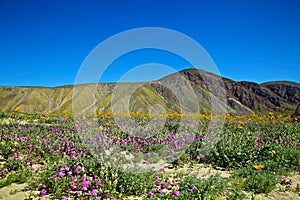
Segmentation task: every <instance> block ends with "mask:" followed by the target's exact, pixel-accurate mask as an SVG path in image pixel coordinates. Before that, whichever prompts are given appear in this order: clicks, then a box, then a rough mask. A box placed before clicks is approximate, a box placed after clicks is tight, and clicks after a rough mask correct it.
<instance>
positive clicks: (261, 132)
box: [0, 110, 300, 200]
mask: <svg viewBox="0 0 300 200" xmlns="http://www.w3.org/2000/svg"><path fill="white" fill-rule="evenodd" d="M195 115H196V114H194V115H191V116H183V115H182V114H178V113H168V114H166V115H165V116H164V118H165V119H166V120H165V122H164V126H163V128H160V129H158V128H156V126H155V125H156V124H159V123H153V124H152V125H151V126H149V127H150V128H147V129H139V130H138V132H140V134H131V133H132V132H133V129H134V130H135V131H137V130H136V129H137V127H135V126H134V125H133V124H131V125H128V130H126V126H122V127H120V126H119V125H118V123H116V121H115V120H114V116H113V115H112V114H110V113H97V114H95V115H91V116H88V115H87V116H81V117H80V119H81V120H79V121H76V118H73V117H72V116H70V115H68V114H66V115H65V116H55V115H43V114H40V113H35V114H28V113H22V112H20V111H19V110H16V111H14V112H9V113H8V112H7V113H0V188H2V189H3V188H6V187H8V186H9V185H11V184H12V183H17V184H24V183H25V184H26V187H25V189H24V190H26V191H28V192H27V193H26V194H27V195H26V199H97V200H98V199H111V200H112V199H144V198H145V199H183V200H186V199H199V200H200V199H237V200H240V199H259V198H260V197H262V195H263V196H266V195H268V194H270V193H272V192H274V191H277V192H279V193H282V194H285V193H290V194H292V195H293V198H299V197H300V185H299V182H295V181H294V179H293V177H295V176H296V177H299V172H300V147H299V144H300V124H299V121H300V118H299V117H291V116H288V115H282V114H276V113H272V112H270V113H268V114H266V115H251V116H231V115H226V116H225V123H224V125H223V126H222V129H220V130H219V132H218V133H215V134H212V133H211V132H210V130H209V129H208V126H209V123H210V120H211V117H210V115H205V114H197V117H195ZM123 117H128V118H131V119H132V120H133V121H134V122H135V123H137V124H147V123H149V122H150V121H153V120H154V122H155V120H157V122H159V121H160V119H159V116H155V117H153V116H150V115H147V114H140V113H130V114H128V116H126V115H124V116H123ZM183 117H190V118H193V117H195V120H190V122H192V123H190V124H186V125H185V126H186V127H184V133H183V132H182V131H183V129H181V128H180V126H182V125H179V124H180V120H181V119H182V118H183ZM124 127H125V128H124ZM83 133H89V134H88V137H87V136H86V135H82V134H83ZM216 135H217V136H218V140H216V142H215V143H214V144H213V146H210V148H211V149H210V150H209V151H207V153H204V151H203V148H202V147H203V145H204V143H203V142H204V138H208V137H214V136H216ZM180 142H181V143H180ZM182 143H184V144H189V145H188V146H187V145H185V146H184V147H186V148H185V149H184V152H183V153H180V154H179V153H178V154H177V151H176V148H177V149H182V148H181V147H182ZM104 144H109V145H114V147H117V149H121V150H122V151H124V152H127V154H121V156H120V155H117V154H114V150H116V148H113V149H109V148H106V147H109V145H107V146H105V145H104ZM166 146H168V147H170V148H167V149H166V148H165V147H166ZM103 152H104V153H103ZM168 155H173V156H171V157H168ZM105 156H106V157H105ZM161 156H163V157H165V158H169V161H168V162H167V163H161V160H160V158H161ZM146 160H147V162H146ZM126 162H133V163H146V165H148V164H149V163H151V164H152V165H151V164H149V165H151V166H156V167H153V169H148V170H144V171H136V172H135V171H134V170H126V169H125V168H122V167H118V166H117V163H122V164H126ZM109 163H110V164H109ZM115 165H116V166H115ZM204 169H205V170H206V169H208V170H207V171H205V172H204V171H203V170H204ZM0 191H1V189H0ZM18 192H19V191H17V190H16V191H13V192H11V194H10V195H14V194H15V193H18ZM0 198H2V199H6V198H8V197H7V196H2V197H1V193H0Z"/></svg>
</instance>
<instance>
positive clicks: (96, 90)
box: [0, 68, 300, 114]
mask: <svg viewBox="0 0 300 200" xmlns="http://www.w3.org/2000/svg"><path fill="white" fill-rule="evenodd" d="M199 72H200V73H199ZM220 80H222V81H221V82H220ZM216 85H217V86H218V87H213V86H216ZM126 87H127V88H126ZM118 88H119V89H118ZM133 88H134V89H133ZM222 88H223V89H224V90H222ZM131 90H132V91H131ZM191 91H192V92H191ZM128 94H130V95H128ZM220 97H222V99H220ZM211 102H214V109H216V110H218V109H219V110H222V109H226V110H227V112H229V113H233V114H249V113H253V112H269V111H282V110H294V109H295V108H296V107H297V106H298V105H299V104H300V84H299V83H294V82H286V81H278V82H267V83H263V84H257V83H253V82H246V81H241V82H236V81H233V80H230V79H227V78H223V77H220V76H217V75H215V74H213V73H210V72H207V71H203V70H198V69H194V68H191V69H186V70H183V71H180V72H178V73H174V74H170V75H168V76H166V77H164V78H162V79H160V80H157V81H153V82H148V83H118V84H116V83H100V84H84V85H76V86H74V87H73V86H60V87H55V88H47V87H10V86H1V87H0V111H12V110H14V109H15V108H16V107H17V106H18V107H19V108H20V110H21V111H23V112H41V113H52V114H63V113H70V112H74V113H80V112H92V111H95V110H96V111H108V110H115V111H116V110H117V111H120V110H124V108H127V109H129V110H130V111H136V112H159V111H161V112H163V111H164V110H165V111H167V112H171V111H177V112H182V111H187V112H210V111H211V108H212V107H211Z"/></svg>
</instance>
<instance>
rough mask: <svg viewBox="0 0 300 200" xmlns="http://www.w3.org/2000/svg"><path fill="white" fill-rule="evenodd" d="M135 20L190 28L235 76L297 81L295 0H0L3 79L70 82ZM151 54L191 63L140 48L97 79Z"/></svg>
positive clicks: (298, 11) (299, 23) (178, 64)
mask: <svg viewBox="0 0 300 200" xmlns="http://www.w3.org/2000/svg"><path fill="white" fill-rule="evenodd" d="M139 27H164V28H169V29H173V30H176V31H179V32H182V33H184V34H186V35H188V36H189V37H191V38H193V39H194V40H196V41H197V42H199V43H200V44H201V45H202V46H203V47H204V48H205V49H206V51H207V52H208V53H209V54H210V56H211V57H212V59H213V60H214V62H215V63H216V65H217V66H218V69H219V71H220V74H221V75H223V76H225V77H228V78H231V79H233V80H238V81H239V80H246V81H255V82H258V83H261V82H266V81H272V80H289V81H296V82H300V70H299V68H300V37H299V36H300V1H299V0H251V1H250V0H224V1H216V0H212V1H202V0H194V1H191V0H186V1H184V0H180V1H179V0H142V1H141V0H99V1H78V0H69V1H66V0H43V1H40V0H35V1H33V0H26V1H23V0H0V28H1V31H0V70H1V73H0V85H19V86H23V85H36V86H58V85H64V84H73V83H74V81H75V78H76V74H77V71H78V69H79V68H80V65H81V64H82V62H83V61H84V59H85V57H86V56H87V55H88V54H89V52H90V51H91V50H92V49H93V48H95V47H96V46H97V45H98V44H99V43H100V42H102V41H104V40H105V39H107V38H109V37H111V36H113V35H115V34H117V33H120V32H122V31H125V30H128V29H133V28H139ZM149 62H156V63H162V64H165V65H169V66H170V67H172V68H174V69H175V70H182V69H184V68H187V67H189V63H187V62H186V61H185V60H183V59H182V58H179V57H178V56H176V55H173V54H170V53H167V52H162V51H155V50H145V51H137V52H132V53H129V54H128V55H124V56H122V57H120V58H119V59H118V60H116V61H115V62H114V63H113V64H112V65H111V66H109V67H108V69H107V71H106V72H105V73H104V75H103V77H101V79H100V80H101V81H104V82H113V81H118V80H119V79H120V77H121V76H122V75H123V74H125V73H126V72H127V71H128V70H130V69H131V68H133V67H135V66H136V65H140V64H143V63H149ZM199 67H200V66H199ZM160 75H163V73H162V74H160ZM151 78H153V77H152V76H151V75H147V74H146V75H145V76H139V77H133V79H132V81H138V80H141V81H144V80H148V79H151Z"/></svg>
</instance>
